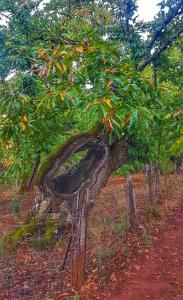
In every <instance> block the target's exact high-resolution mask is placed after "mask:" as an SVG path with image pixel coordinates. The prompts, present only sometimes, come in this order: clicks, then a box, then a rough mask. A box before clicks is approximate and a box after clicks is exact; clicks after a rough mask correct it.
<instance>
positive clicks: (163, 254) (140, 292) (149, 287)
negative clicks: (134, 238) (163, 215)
mask: <svg viewBox="0 0 183 300" xmlns="http://www.w3.org/2000/svg"><path fill="white" fill-rule="evenodd" d="M109 299H110V300H132V299H133V300H145V299H150V300H151V299H153V300H155V299H157V300H160V299H161V300H163V299H164V300H171V299H176V300H178V299H180V300H182V299H183V203H182V206H181V207H180V208H179V209H178V210H177V211H176V212H174V213H172V215H171V216H170V217H169V219H168V223H167V225H166V227H165V229H164V231H163V232H162V233H161V234H160V235H159V236H158V238H157V241H156V243H155V244H154V245H153V247H151V249H150V251H149V252H148V253H147V254H146V257H142V258H139V259H138V260H137V261H136V262H135V266H132V268H131V270H130V271H129V272H128V273H127V274H126V276H123V279H122V283H121V287H120V285H118V288H117V290H116V292H115V293H114V294H113V295H112V296H111V297H110V298H109Z"/></svg>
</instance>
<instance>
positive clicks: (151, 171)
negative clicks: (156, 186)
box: [146, 163, 154, 202]
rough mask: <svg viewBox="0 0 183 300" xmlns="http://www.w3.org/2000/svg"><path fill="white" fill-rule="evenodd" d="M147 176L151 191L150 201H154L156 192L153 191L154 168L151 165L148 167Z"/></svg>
mask: <svg viewBox="0 0 183 300" xmlns="http://www.w3.org/2000/svg"><path fill="white" fill-rule="evenodd" d="M146 176H147V183H148V189H149V201H150V202H153V201H154V191H153V167H152V165H151V163H149V164H148V165H147V166H146Z"/></svg>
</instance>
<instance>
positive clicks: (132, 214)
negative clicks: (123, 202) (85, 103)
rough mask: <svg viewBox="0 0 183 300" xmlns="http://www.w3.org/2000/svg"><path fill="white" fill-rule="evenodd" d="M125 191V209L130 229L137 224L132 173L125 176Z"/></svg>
mask: <svg viewBox="0 0 183 300" xmlns="http://www.w3.org/2000/svg"><path fill="white" fill-rule="evenodd" d="M126 193H127V207H128V210H127V217H128V228H129V229H130V230H132V229H133V228H135V227H136V225H137V218H136V201H135V194H134V189H133V180H132V175H129V176H128V177H127V182H126Z"/></svg>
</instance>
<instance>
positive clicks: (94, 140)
mask: <svg viewBox="0 0 183 300" xmlns="http://www.w3.org/2000/svg"><path fill="white" fill-rule="evenodd" d="M83 150H85V151H86V155H85V157H84V158H83V159H82V160H81V161H80V162H79V163H78V165H76V166H75V167H71V168H70V170H68V171H67V172H63V174H61V175H60V176H58V175H57V173H58V171H60V170H63V169H64V165H65V164H66V163H67V161H68V159H69V158H70V157H71V156H72V155H73V154H74V153H79V152H80V151H83ZM127 152H128V146H127V144H126V142H124V141H123V140H114V142H113V143H112V145H109V144H108V142H107V140H106V138H105V135H104V133H103V132H102V131H101V132H99V131H95V132H92V133H89V134H83V135H79V136H76V137H74V138H72V139H71V140H70V141H68V143H67V144H66V145H64V146H62V147H61V148H60V149H58V151H57V152H56V153H55V154H54V155H53V154H52V155H51V156H50V157H49V158H48V159H47V160H46V161H45V163H43V165H42V166H41V167H40V169H39V172H38V177H37V186H38V193H37V195H36V199H35V205H34V207H33V209H32V212H31V214H30V216H29V218H34V217H36V218H39V220H40V221H45V220H46V219H48V218H50V219H51V218H54V219H55V218H57V219H58V220H62V222H63V223H65V224H68V225H72V228H73V229H72V242H71V244H72V249H73V254H72V283H73V287H74V288H76V289H78V288H79V286H80V284H81V282H82V280H83V276H84V266H85V253H86V246H85V245H86V227H87V215H88V213H89V212H90V210H91V208H92V206H93V204H94V201H95V199H96V198H97V197H98V195H99V193H100V191H101V190H102V188H103V187H104V186H105V184H106V182H107V180H108V178H109V177H110V176H111V174H112V173H113V172H114V171H115V170H116V169H117V168H119V166H121V165H122V164H123V163H124V162H125V161H126V160H127ZM84 191H85V192H84ZM86 191H87V193H86Z"/></svg>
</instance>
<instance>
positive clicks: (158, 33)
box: [148, 0, 183, 52]
mask: <svg viewBox="0 0 183 300" xmlns="http://www.w3.org/2000/svg"><path fill="white" fill-rule="evenodd" d="M181 7H182V9H183V1H182V0H179V1H178V3H177V5H176V6H175V7H173V8H169V11H168V14H167V16H166V18H165V20H164V21H163V22H162V24H161V26H160V28H158V29H157V30H156V31H155V32H154V34H153V36H152V39H151V41H150V44H149V46H148V50H149V52H150V51H151V49H152V48H153V46H154V44H155V42H156V41H157V39H158V38H160V37H161V36H162V35H163V29H164V28H165V27H166V26H167V25H168V24H170V22H171V21H172V20H173V19H174V18H175V17H176V16H178V15H179V14H180V11H179V10H180V9H181ZM182 9H181V11H182Z"/></svg>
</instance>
